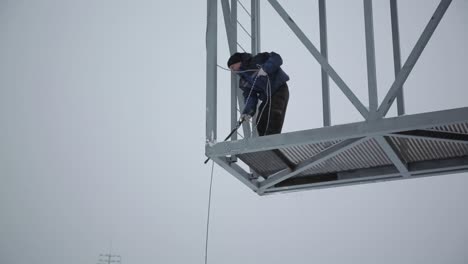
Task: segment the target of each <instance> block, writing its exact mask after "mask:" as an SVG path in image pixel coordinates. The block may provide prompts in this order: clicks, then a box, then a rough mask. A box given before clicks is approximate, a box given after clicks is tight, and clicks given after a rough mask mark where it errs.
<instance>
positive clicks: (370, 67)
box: [364, 0, 379, 119]
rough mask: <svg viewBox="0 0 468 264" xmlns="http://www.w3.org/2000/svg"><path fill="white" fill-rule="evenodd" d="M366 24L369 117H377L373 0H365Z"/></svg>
mask: <svg viewBox="0 0 468 264" xmlns="http://www.w3.org/2000/svg"><path fill="white" fill-rule="evenodd" d="M364 25H365V29H366V57H367V86H368V90H369V118H370V119H373V118H375V117H376V112H377V107H379V105H378V99H377V74H376V70H375V44H374V22H373V15H372V0H364Z"/></svg>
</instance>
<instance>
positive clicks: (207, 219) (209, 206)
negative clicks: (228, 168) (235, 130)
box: [205, 161, 214, 264]
mask: <svg viewBox="0 0 468 264" xmlns="http://www.w3.org/2000/svg"><path fill="white" fill-rule="evenodd" d="M213 171H214V161H213V163H212V165H211V179H210V191H209V195H208V216H207V217H206V240H205V264H207V263H208V231H209V227H210V211H211V187H212V186H213Z"/></svg>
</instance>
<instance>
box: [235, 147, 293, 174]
mask: <svg viewBox="0 0 468 264" xmlns="http://www.w3.org/2000/svg"><path fill="white" fill-rule="evenodd" d="M237 157H238V158H239V159H240V160H242V161H243V162H244V163H245V164H247V165H249V167H250V168H252V169H253V170H254V171H255V172H257V173H258V174H260V175H262V176H268V175H271V174H273V173H275V172H277V171H280V170H282V169H285V168H287V167H288V165H287V164H286V163H285V162H284V161H283V160H282V159H281V158H280V157H279V156H278V155H277V154H276V153H275V151H274V150H267V151H260V152H253V153H244V154H241V155H238V156H237Z"/></svg>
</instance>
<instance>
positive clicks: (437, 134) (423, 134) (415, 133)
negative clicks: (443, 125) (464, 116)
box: [389, 129, 468, 144]
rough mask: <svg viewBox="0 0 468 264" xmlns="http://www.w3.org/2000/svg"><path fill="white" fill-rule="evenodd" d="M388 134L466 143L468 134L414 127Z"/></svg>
mask: <svg viewBox="0 0 468 264" xmlns="http://www.w3.org/2000/svg"><path fill="white" fill-rule="evenodd" d="M389 136H392V137H401V138H413V139H429V140H437V141H445V142H453V143H467V144H468V134H460V133H452V132H444V131H435V130H425V129H416V130H409V131H402V132H397V133H392V134H389Z"/></svg>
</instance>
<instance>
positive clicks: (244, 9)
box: [237, 0, 252, 17]
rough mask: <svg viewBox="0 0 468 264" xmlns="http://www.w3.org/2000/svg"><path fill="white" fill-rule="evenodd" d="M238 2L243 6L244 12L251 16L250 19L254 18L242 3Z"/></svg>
mask: <svg viewBox="0 0 468 264" xmlns="http://www.w3.org/2000/svg"><path fill="white" fill-rule="evenodd" d="M237 2H238V3H239V4H240V5H241V6H242V8H243V9H244V11H245V12H246V13H247V15H249V17H252V16H251V15H250V13H249V11H247V8H245V6H244V5H243V4H242V2H241V1H239V0H237Z"/></svg>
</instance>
